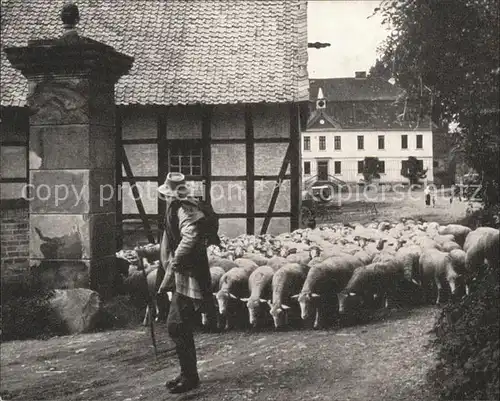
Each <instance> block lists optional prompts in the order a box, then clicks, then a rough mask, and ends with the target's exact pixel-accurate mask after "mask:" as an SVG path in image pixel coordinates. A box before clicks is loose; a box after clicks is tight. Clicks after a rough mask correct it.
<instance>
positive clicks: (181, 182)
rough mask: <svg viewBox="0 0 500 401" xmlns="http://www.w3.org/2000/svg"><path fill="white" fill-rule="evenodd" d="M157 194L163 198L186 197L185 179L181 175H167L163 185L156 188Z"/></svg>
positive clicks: (187, 189) (187, 191)
mask: <svg viewBox="0 0 500 401" xmlns="http://www.w3.org/2000/svg"><path fill="white" fill-rule="evenodd" d="M158 192H159V193H161V194H162V195H165V196H176V197H181V198H183V197H186V196H187V195H188V194H189V192H190V191H189V188H188V186H187V184H186V177H185V176H184V174H182V173H168V174H167V178H166V179H165V183H164V184H162V185H160V186H159V187H158Z"/></svg>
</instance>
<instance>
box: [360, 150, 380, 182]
mask: <svg viewBox="0 0 500 401" xmlns="http://www.w3.org/2000/svg"><path fill="white" fill-rule="evenodd" d="M380 173H381V166H380V161H379V159H378V157H365V160H364V161H363V179H364V181H365V183H366V184H370V183H371V182H372V181H373V179H374V178H380Z"/></svg>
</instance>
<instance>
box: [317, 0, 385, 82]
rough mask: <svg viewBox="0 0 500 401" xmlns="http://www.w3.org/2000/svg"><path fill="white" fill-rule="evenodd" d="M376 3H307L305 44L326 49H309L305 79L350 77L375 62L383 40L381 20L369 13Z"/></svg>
mask: <svg viewBox="0 0 500 401" xmlns="http://www.w3.org/2000/svg"><path fill="white" fill-rule="evenodd" d="M379 3H380V2H379V1H378V0H309V1H308V9H307V12H308V15H307V19H308V27H307V33H308V41H309V42H327V43H330V44H331V46H330V47H326V48H322V49H314V48H312V49H309V51H308V53H309V62H308V70H309V78H340V77H354V72H355V71H366V72H368V70H369V69H370V67H371V66H372V65H373V64H374V63H375V60H376V58H377V47H378V46H379V44H380V43H381V42H382V41H383V40H384V39H385V38H386V37H387V31H386V30H385V28H384V27H383V26H382V24H381V17H380V16H379V15H375V16H373V17H371V18H370V19H367V17H368V16H370V15H371V14H373V9H374V8H375V7H377V6H378V5H379Z"/></svg>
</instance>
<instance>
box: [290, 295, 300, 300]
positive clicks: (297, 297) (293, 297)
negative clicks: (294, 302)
mask: <svg viewBox="0 0 500 401" xmlns="http://www.w3.org/2000/svg"><path fill="white" fill-rule="evenodd" d="M290 298H292V299H299V294H296V295H292V296H291V297H290Z"/></svg>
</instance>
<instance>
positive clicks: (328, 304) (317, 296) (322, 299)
mask: <svg viewBox="0 0 500 401" xmlns="http://www.w3.org/2000/svg"><path fill="white" fill-rule="evenodd" d="M362 265H363V262H362V260H361V259H359V258H358V257H356V256H351V255H348V256H343V257H332V258H328V259H326V260H325V261H323V262H322V263H320V264H318V265H315V266H312V267H311V269H310V270H309V273H308V274H307V278H306V280H305V282H304V285H303V286H302V290H301V291H300V293H299V294H297V295H294V298H297V300H298V302H299V305H300V309H301V317H302V319H303V320H309V319H310V318H312V317H313V316H315V321H314V328H321V327H326V326H328V325H330V323H331V319H332V318H333V317H334V316H335V315H336V314H337V313H336V312H338V307H337V294H338V293H339V292H340V291H342V289H343V288H344V287H345V286H346V284H347V283H348V281H349V279H350V278H351V276H352V273H353V272H354V270H355V269H356V268H357V267H359V266H362Z"/></svg>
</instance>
